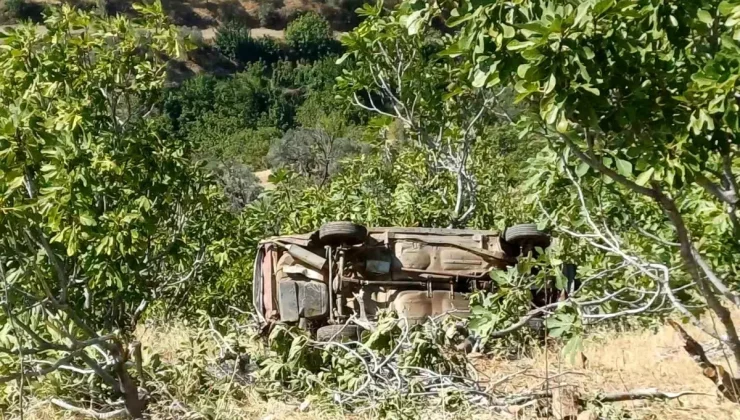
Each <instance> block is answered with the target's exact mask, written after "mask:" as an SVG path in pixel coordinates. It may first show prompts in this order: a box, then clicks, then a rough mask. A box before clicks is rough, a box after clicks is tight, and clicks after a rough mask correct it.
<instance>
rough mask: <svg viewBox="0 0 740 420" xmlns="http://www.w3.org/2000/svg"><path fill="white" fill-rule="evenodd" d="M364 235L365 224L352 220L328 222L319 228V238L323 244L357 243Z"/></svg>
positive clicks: (360, 241) (363, 239)
mask: <svg viewBox="0 0 740 420" xmlns="http://www.w3.org/2000/svg"><path fill="white" fill-rule="evenodd" d="M366 237H367V229H366V228H365V226H362V225H358V224H355V223H352V222H329V223H325V224H324V225H323V226H321V228H320V229H319V240H320V241H321V243H322V244H325V245H339V244H342V245H357V244H361V243H363V242H365V238H366Z"/></svg>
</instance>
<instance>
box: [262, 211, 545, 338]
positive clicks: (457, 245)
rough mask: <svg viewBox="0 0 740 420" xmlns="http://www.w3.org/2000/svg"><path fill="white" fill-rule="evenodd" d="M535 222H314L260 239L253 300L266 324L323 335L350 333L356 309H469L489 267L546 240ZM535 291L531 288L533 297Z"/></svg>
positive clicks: (415, 314)
mask: <svg viewBox="0 0 740 420" xmlns="http://www.w3.org/2000/svg"><path fill="white" fill-rule="evenodd" d="M550 243H551V237H550V235H548V234H547V233H545V232H542V231H540V230H538V229H537V227H536V225H533V224H524V225H516V226H512V227H510V228H508V229H506V230H505V231H504V232H503V234H499V233H497V232H494V231H487V230H467V229H465V230H463V229H436V228H400V227H392V228H371V229H367V228H365V227H364V226H360V225H357V224H354V223H351V222H330V223H327V224H325V225H323V226H322V227H321V228H320V229H319V230H318V231H315V232H312V233H308V234H303V235H285V236H279V237H273V238H269V239H266V240H264V241H262V242H260V245H259V249H258V252H257V257H256V259H255V265H254V283H253V300H254V306H255V308H256V312H257V314H258V317H259V318H260V321H261V322H262V323H263V325H270V324H272V323H275V322H283V323H293V324H296V325H298V326H300V327H301V328H304V329H306V330H309V331H315V332H316V336H317V338H318V339H319V340H326V339H329V338H333V337H337V336H338V335H340V336H342V337H351V338H356V337H357V335H358V330H357V329H358V327H357V326H355V325H345V322H346V320H347V319H348V318H349V317H351V316H354V317H356V318H357V319H363V320H373V319H374V318H375V317H376V316H377V314H378V313H379V311H380V310H383V309H388V310H393V311H396V312H397V313H398V314H399V316H401V317H406V318H407V319H408V320H409V321H410V322H420V321H423V320H425V319H427V318H428V317H434V316H439V315H444V314H448V313H454V314H455V316H460V317H465V316H467V315H469V309H470V308H469V303H468V299H467V295H468V294H469V293H470V292H473V291H475V290H481V289H483V290H490V289H491V287H492V284H491V277H490V272H491V271H492V270H505V269H507V267H509V266H512V265H514V264H516V263H517V257H519V256H520V255H522V254H526V253H528V252H530V251H531V250H534V249H536V248H537V247H540V248H547V247H548V246H550ZM534 295H535V293H533V297H534Z"/></svg>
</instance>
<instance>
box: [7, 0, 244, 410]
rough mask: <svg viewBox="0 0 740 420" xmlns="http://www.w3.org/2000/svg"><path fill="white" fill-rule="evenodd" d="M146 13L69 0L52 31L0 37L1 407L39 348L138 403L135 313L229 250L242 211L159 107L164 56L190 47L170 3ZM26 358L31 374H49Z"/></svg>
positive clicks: (203, 273)
mask: <svg viewBox="0 0 740 420" xmlns="http://www.w3.org/2000/svg"><path fill="white" fill-rule="evenodd" d="M139 11H140V13H142V15H143V16H144V17H145V20H144V21H143V25H144V26H138V25H135V24H133V23H132V22H130V21H129V20H127V19H125V18H115V19H110V20H102V19H99V18H95V17H92V16H90V15H88V14H85V13H80V12H76V11H74V10H73V9H70V8H68V7H64V8H62V9H60V10H58V11H56V12H55V13H54V14H53V15H51V16H50V17H49V18H48V19H47V20H46V27H47V31H45V32H43V33H42V32H39V31H37V30H36V29H35V28H34V27H31V26H24V27H21V28H18V29H17V30H13V31H11V33H10V34H9V35H8V36H7V37H5V38H4V40H3V49H2V51H0V55H1V56H0V67H1V69H0V72H1V73H2V74H3V77H2V78H1V79H0V96H2V102H3V103H4V104H7V105H8V106H7V107H5V108H3V109H2V111H0V125H2V127H3V130H2V133H0V154H1V155H2V157H3V158H2V168H1V169H2V170H1V171H0V173H1V174H2V177H1V178H0V189H1V191H2V208H3V210H2V217H1V218H0V230H1V231H2V235H1V236H2V239H0V255H2V257H0V278H1V279H2V283H3V297H2V302H3V305H2V306H3V311H2V312H0V324H2V327H1V330H2V333H1V334H0V346H2V350H3V351H2V352H0V378H2V379H1V381H2V382H3V383H4V385H3V387H2V388H1V389H2V390H1V391H0V401H2V402H3V404H4V403H5V402H7V400H8V399H9V398H12V396H13V395H16V394H15V393H16V391H17V388H16V387H15V386H8V385H10V384H8V385H5V383H7V382H9V381H10V380H12V379H13V378H14V375H15V373H14V372H17V371H18V358H17V356H18V355H24V357H25V356H29V355H32V356H33V360H35V361H34V362H28V363H30V364H31V365H33V364H35V363H37V364H41V363H43V361H44V360H49V361H50V362H49V364H53V363H54V362H56V360H57V359H62V360H64V363H69V364H80V365H83V366H87V368H89V369H91V372H94V375H93V376H96V375H97V377H98V379H90V381H93V382H97V381H100V380H102V381H103V383H104V384H106V385H107V386H108V387H109V388H108V392H112V393H113V394H118V393H124V394H126V395H127V396H126V399H125V400H126V404H127V409H128V410H129V412H131V413H132V415H136V414H135V413H137V412H140V411H141V410H142V408H143V407H142V405H141V401H139V400H138V397H136V395H135V394H131V389H132V388H131V387H132V385H131V384H132V383H135V382H132V379H131V376H130V375H129V374H128V369H127V367H126V365H125V362H126V358H127V356H126V355H125V354H126V352H127V351H128V344H129V341H130V339H131V337H132V333H133V330H134V329H135V328H136V325H137V322H138V320H140V319H141V318H142V317H143V316H145V313H146V309H147V307H148V306H150V305H151V306H160V305H165V306H168V305H171V304H172V302H175V301H176V300H177V299H178V298H179V296H181V295H183V292H185V291H186V290H187V288H188V287H192V285H194V284H197V283H199V281H201V280H202V279H203V278H204V277H205V278H208V277H209V276H211V275H213V274H214V273H215V272H216V271H215V270H214V268H215V267H216V266H217V265H219V264H223V263H225V262H227V260H228V258H229V242H228V241H227V240H224V239H225V233H226V232H227V231H228V230H230V226H231V225H232V222H234V218H233V217H232V216H231V215H230V214H229V213H227V212H225V211H224V205H223V201H222V199H221V194H220V192H219V191H218V189H217V188H216V187H215V183H214V182H213V181H212V180H211V179H210V178H209V177H208V176H207V174H206V173H205V172H204V171H203V170H202V169H201V168H200V167H199V166H198V165H197V164H195V162H194V161H193V160H192V147H191V146H190V144H189V143H187V142H183V141H179V140H177V139H173V138H163V137H161V136H160V135H159V132H158V127H157V125H156V124H154V123H153V122H154V120H153V119H151V118H150V115H151V114H152V113H153V112H155V111H156V108H157V105H158V104H159V103H160V101H161V99H162V90H163V87H164V72H165V66H166V63H165V62H164V61H162V60H161V59H160V57H162V56H168V55H178V54H179V53H180V51H181V48H182V44H181V43H180V41H179V40H178V39H177V36H176V35H177V30H176V28H174V27H172V26H169V25H168V24H167V23H166V20H165V18H164V16H163V15H162V11H161V5H160V4H159V3H155V4H154V5H152V6H147V7H142V8H140V9H139ZM142 28H144V29H143V30H142ZM91 55H93V56H94V57H95V58H94V60H91V59H90V56H91ZM70 81H74V83H70ZM185 282H189V283H187V287H186V283H185ZM90 345H96V346H98V348H99V349H100V350H101V351H102V352H103V355H104V357H105V358H109V360H102V361H100V360H99V359H98V358H99V357H100V355H99V354H96V353H87V350H86V348H87V347H88V346H90ZM109 362H110V363H109ZM21 369H22V370H23V371H25V372H24V373H23V374H25V375H27V378H26V380H27V381H29V383H33V382H35V381H36V378H35V377H36V376H40V375H39V374H37V373H34V372H37V370H36V368H33V369H32V370H28V367H27V366H24V365H23V363H21ZM53 375H54V376H55V377H56V378H57V379H59V378H61V377H64V376H66V375H69V372H67V373H62V372H61V371H56V372H54V373H53ZM85 376H88V377H90V375H89V374H88V375H85ZM76 380H79V381H83V380H84V377H82V376H79V379H76ZM12 383H15V384H16V385H17V384H19V383H18V382H12ZM24 385H25V384H24ZM133 390H134V392H136V391H135V390H136V388H135V387H134V388H133Z"/></svg>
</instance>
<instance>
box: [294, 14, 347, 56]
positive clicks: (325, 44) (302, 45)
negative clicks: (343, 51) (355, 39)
mask: <svg viewBox="0 0 740 420" xmlns="http://www.w3.org/2000/svg"><path fill="white" fill-rule="evenodd" d="M285 43H286V44H287V45H288V47H289V48H291V49H292V51H293V54H294V56H296V57H300V58H302V59H307V60H315V59H318V58H321V57H323V56H325V55H328V54H332V53H335V52H337V47H338V45H337V44H338V43H337V41H336V40H335V39H334V31H333V30H332V29H331V26H329V22H327V21H326V19H324V18H323V17H321V16H320V15H318V14H316V13H313V12H309V13H306V14H304V15H302V16H300V17H298V18H297V19H296V20H294V21H292V22H290V23H289V24H288V27H287V28H286V29H285Z"/></svg>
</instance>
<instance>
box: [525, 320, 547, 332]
mask: <svg viewBox="0 0 740 420" xmlns="http://www.w3.org/2000/svg"><path fill="white" fill-rule="evenodd" d="M527 326H528V327H529V328H530V329H532V330H533V331H536V332H538V333H542V332H545V331H546V330H547V328H546V327H545V319H544V318H540V317H533V318H530V319H528V320H527Z"/></svg>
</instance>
